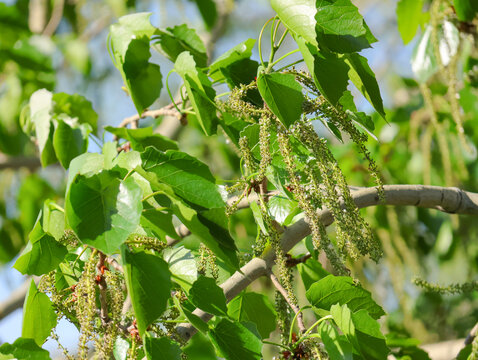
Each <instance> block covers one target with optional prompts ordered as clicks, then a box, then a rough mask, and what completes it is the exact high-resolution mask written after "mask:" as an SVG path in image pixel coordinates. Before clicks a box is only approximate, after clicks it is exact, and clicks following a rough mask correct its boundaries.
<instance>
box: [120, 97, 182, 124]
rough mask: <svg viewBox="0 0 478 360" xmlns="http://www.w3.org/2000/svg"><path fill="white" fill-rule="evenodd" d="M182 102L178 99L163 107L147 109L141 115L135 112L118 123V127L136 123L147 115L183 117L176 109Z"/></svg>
mask: <svg viewBox="0 0 478 360" xmlns="http://www.w3.org/2000/svg"><path fill="white" fill-rule="evenodd" d="M181 103H182V100H177V101H176V102H174V103H171V104H168V105H166V106H163V107H162V108H161V109H157V110H147V111H145V112H143V113H142V114H141V116H140V115H138V114H134V115H132V116H129V117H127V118H124V119H123V121H122V122H121V123H120V124H119V125H118V127H125V126H127V125H129V124H133V123H136V122H137V121H138V120H140V119H144V118H145V117H152V118H157V117H160V116H163V115H167V116H175V117H177V118H178V119H179V118H181V114H180V113H178V111H177V110H176V109H175V106H177V105H180V104H181Z"/></svg>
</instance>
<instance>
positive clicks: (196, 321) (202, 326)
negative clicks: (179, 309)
mask: <svg viewBox="0 0 478 360" xmlns="http://www.w3.org/2000/svg"><path fill="white" fill-rule="evenodd" d="M187 304H188V305H191V306H192V307H193V308H195V306H194V305H193V304H192V303H191V302H188V303H187ZM184 305H185V303H183V312H184V315H186V318H187V319H188V321H189V322H190V323H191V325H192V326H194V327H195V328H196V329H198V330H199V331H200V332H202V333H204V334H205V333H207V332H208V331H209V326H208V324H207V323H206V322H204V320H202V319H201V318H200V317H199V316H197V315H194V314H193V310H190V309H188V308H186V307H185V306H184Z"/></svg>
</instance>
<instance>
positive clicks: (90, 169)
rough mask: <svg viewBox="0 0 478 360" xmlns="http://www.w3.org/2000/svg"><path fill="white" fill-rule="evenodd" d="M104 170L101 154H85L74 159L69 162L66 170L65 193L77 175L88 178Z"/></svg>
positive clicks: (103, 160)
mask: <svg viewBox="0 0 478 360" xmlns="http://www.w3.org/2000/svg"><path fill="white" fill-rule="evenodd" d="M104 168H105V159H104V156H103V155H102V154H97V153H86V154H81V155H80V156H78V157H76V158H74V159H73V160H72V161H71V162H70V168H69V169H68V181H67V184H66V188H67V192H68V189H69V188H70V185H71V183H72V182H73V180H75V178H76V176H77V175H84V176H87V177H90V176H92V175H94V174H98V173H99V172H100V171H101V170H103V169H104Z"/></svg>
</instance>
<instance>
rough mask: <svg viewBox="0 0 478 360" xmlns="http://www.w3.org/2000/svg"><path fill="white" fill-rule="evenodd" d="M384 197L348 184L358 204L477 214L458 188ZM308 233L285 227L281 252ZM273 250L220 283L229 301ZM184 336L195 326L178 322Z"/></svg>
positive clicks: (472, 197)
mask: <svg viewBox="0 0 478 360" xmlns="http://www.w3.org/2000/svg"><path fill="white" fill-rule="evenodd" d="M383 188H384V189H383V190H384V193H385V199H383V201H381V200H380V198H379V196H378V191H377V188H375V187H373V188H352V189H353V190H352V198H353V199H354V201H355V203H356V204H357V206H358V207H359V208H364V207H368V206H376V205H395V206H417V207H424V208H430V209H437V210H440V211H444V212H447V213H455V214H473V215H476V214H478V194H476V193H470V192H467V191H463V190H460V189H458V188H445V187H439V186H423V185H385V186H384V187H383ZM318 214H319V216H320V219H321V221H322V222H323V224H324V225H325V226H328V225H330V224H332V222H333V221H334V219H333V216H332V213H331V212H330V210H329V209H327V208H325V209H320V210H318ZM309 234H310V228H309V226H308V224H307V222H306V220H305V219H301V220H299V221H297V222H296V223H295V224H293V225H292V226H290V227H289V228H287V229H285V231H284V233H283V234H282V237H281V248H282V250H283V251H284V252H288V251H289V250H290V249H292V248H293V247H294V246H295V245H296V244H297V243H298V242H299V241H300V240H302V239H303V238H305V237H306V236H308V235H309ZM274 262H275V252H274V251H273V250H269V251H266V252H265V254H264V255H263V256H262V257H260V258H254V259H252V260H251V261H249V262H248V263H247V264H246V265H244V266H243V267H242V268H241V269H240V270H239V271H237V272H235V273H234V274H233V275H232V276H231V277H230V278H229V279H228V280H226V281H225V282H224V283H223V284H222V285H221V287H222V289H223V290H224V293H225V295H226V299H227V300H228V301H229V300H231V299H232V298H234V297H235V296H236V295H238V294H239V293H240V292H241V291H242V290H244V289H245V288H246V287H248V286H249V285H250V284H251V283H252V282H253V281H255V280H257V279H258V278H259V277H261V276H267V274H269V272H270V271H271V269H272V267H273V266H274ZM193 314H195V315H197V316H199V317H200V318H201V319H203V320H204V321H208V320H210V319H211V317H212V315H210V314H207V313H205V312H204V311H202V310H200V309H196V310H194V312H193ZM177 331H178V333H179V334H180V336H181V337H182V338H183V339H184V340H189V338H190V337H191V336H192V335H194V333H195V331H196V329H194V327H193V326H192V325H191V324H181V325H179V326H178V328H177Z"/></svg>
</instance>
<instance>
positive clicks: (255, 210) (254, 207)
mask: <svg viewBox="0 0 478 360" xmlns="http://www.w3.org/2000/svg"><path fill="white" fill-rule="evenodd" d="M249 208H250V209H251V211H252V215H253V216H254V221H255V222H256V224H257V226H258V227H259V229H261V231H262V232H263V233H264V234H265V235H269V230H268V229H267V227H266V225H265V224H264V219H263V218H262V212H261V208H260V207H259V205H258V204H257V202H256V201H252V202H251V203H250V204H249Z"/></svg>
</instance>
